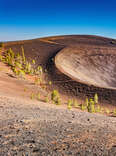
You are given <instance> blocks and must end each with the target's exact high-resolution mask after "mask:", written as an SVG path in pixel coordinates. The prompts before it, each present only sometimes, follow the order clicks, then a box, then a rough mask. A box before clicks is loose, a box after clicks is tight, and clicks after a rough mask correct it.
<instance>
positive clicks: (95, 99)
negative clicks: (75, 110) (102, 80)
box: [94, 93, 98, 104]
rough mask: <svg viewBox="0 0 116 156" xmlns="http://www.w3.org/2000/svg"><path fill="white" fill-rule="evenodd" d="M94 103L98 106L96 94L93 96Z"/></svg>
mask: <svg viewBox="0 0 116 156" xmlns="http://www.w3.org/2000/svg"><path fill="white" fill-rule="evenodd" d="M94 102H95V104H98V95H97V93H96V94H95V95H94Z"/></svg>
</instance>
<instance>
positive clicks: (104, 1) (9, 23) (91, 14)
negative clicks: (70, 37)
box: [0, 0, 116, 41]
mask: <svg viewBox="0 0 116 156" xmlns="http://www.w3.org/2000/svg"><path fill="white" fill-rule="evenodd" d="M64 34H91V35H92V34H93V35H101V36H106V37H112V38H116V0H0V40H2V41H3V40H4V41H6V40H20V39H31V38H38V37H43V36H53V35H64Z"/></svg>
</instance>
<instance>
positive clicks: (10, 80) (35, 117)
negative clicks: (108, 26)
mask: <svg viewBox="0 0 116 156" xmlns="http://www.w3.org/2000/svg"><path fill="white" fill-rule="evenodd" d="M21 46H23V47H24V49H25V55H26V57H27V58H28V60H32V59H35V60H36V65H35V66H37V65H42V67H43V68H44V69H47V72H46V73H44V83H45V84H48V81H50V80H51V81H52V85H51V86H50V85H47V88H46V89H42V87H43V86H44V85H43V86H40V85H34V79H35V77H30V76H26V79H25V80H24V79H19V78H17V77H15V76H14V74H13V73H12V71H11V70H10V68H9V67H8V66H6V65H5V64H3V63H0V155H1V156H15V155H18V156H24V155H26V156H38V155H40V156H48V155H50V156H71V155H72V156H78V155H80V156H90V155H91V156H95V155H96V156H99V155H101V156H102V155H105V156H115V155H116V118H115V117H109V116H106V115H103V114H94V113H93V114H91V113H88V112H86V111H81V110H78V109H75V108H73V109H72V110H68V109H67V106H66V104H65V102H66V100H67V99H68V98H77V99H78V102H79V103H81V102H83V100H84V99H85V96H89V97H92V96H93V95H94V94H95V93H96V92H97V93H98V95H99V103H100V105H102V106H104V107H107V108H109V109H114V108H115V97H116V91H115V89H111V88H110V89H108V88H107V89H106V88H105V87H103V88H100V87H95V86H90V84H88V85H87V84H84V83H82V81H81V82H77V81H75V80H73V79H71V77H68V75H67V74H66V73H65V74H63V73H62V72H60V70H58V69H57V68H56V66H55V64H54V59H55V56H56V54H60V52H61V51H64V49H70V53H73V51H74V49H75V48H76V50H77V51H78V49H79V47H82V48H83V49H86V53H87V54H88V53H89V52H90V51H91V52H94V50H95V48H96V47H97V48H98V47H99V50H100V52H101V53H102V52H103V53H105V54H106V53H109V52H110V51H111V53H112V52H113V53H115V50H114V49H116V45H115V44H113V43H112V39H109V38H103V37H97V36H84V35H83V36H81V35H78V36H76V35H75V36H59V37H49V38H41V39H34V40H29V41H16V42H8V43H5V49H8V48H12V49H13V51H14V52H16V53H17V52H19V51H21ZM90 47H91V49H90ZM104 48H105V49H106V50H105V51H102V49H104ZM113 58H114V59H115V57H112V60H113ZM97 60H99V59H97ZM104 61H105V60H104ZM113 61H114V60H113ZM61 63H62V62H61ZM104 64H105V63H104ZM104 64H103V65H104ZM88 70H89V69H88ZM111 72H112V71H111ZM114 77H115V76H114ZM107 80H108V79H107ZM96 81H97V80H96ZM110 86H111V84H110ZM113 86H114V85H113ZM55 88H56V89H58V90H59V91H60V95H61V97H62V103H63V104H62V105H60V106H59V107H58V106H56V105H54V104H52V103H51V101H49V103H45V96H46V95H47V94H48V93H49V91H51V90H53V89H55ZM32 92H33V93H38V92H39V93H40V95H41V99H40V100H39V101H38V100H37V98H34V100H31V99H30V95H31V93H32Z"/></svg>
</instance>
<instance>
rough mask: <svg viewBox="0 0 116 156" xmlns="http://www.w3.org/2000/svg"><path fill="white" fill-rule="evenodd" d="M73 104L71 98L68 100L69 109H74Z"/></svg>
mask: <svg viewBox="0 0 116 156" xmlns="http://www.w3.org/2000/svg"><path fill="white" fill-rule="evenodd" d="M72 104H73V102H72V100H71V99H69V100H68V105H67V106H68V109H69V110H70V109H72Z"/></svg>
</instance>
